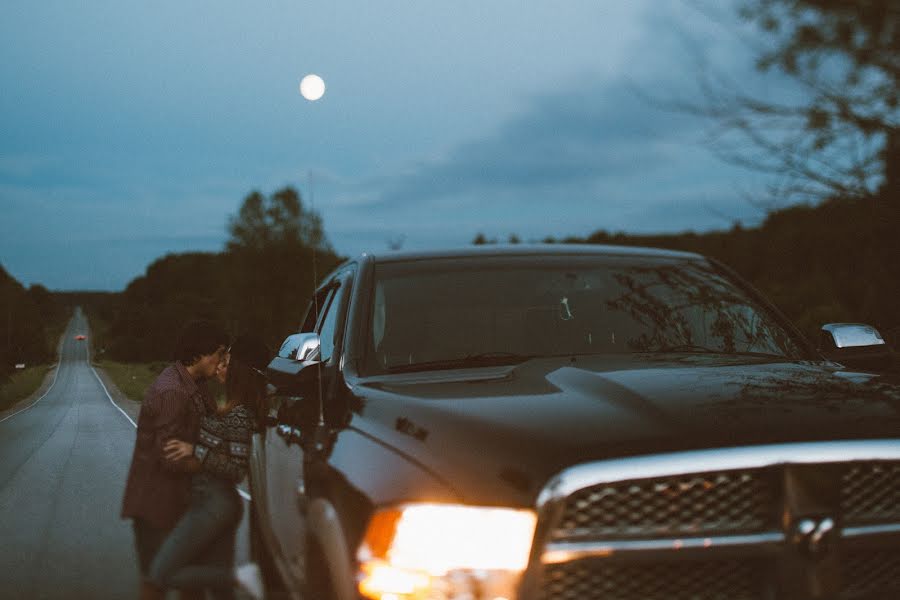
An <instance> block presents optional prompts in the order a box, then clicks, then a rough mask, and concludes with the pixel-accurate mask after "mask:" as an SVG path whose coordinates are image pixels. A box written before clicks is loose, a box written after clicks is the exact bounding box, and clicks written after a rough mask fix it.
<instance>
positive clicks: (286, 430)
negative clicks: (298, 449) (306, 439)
mask: <svg viewBox="0 0 900 600" xmlns="http://www.w3.org/2000/svg"><path fill="white" fill-rule="evenodd" d="M275 433H277V434H278V435H279V437H281V438H283V439H284V441H285V442H287V443H288V444H299V443H300V430H299V429H297V428H296V427H291V426H290V425H284V424H281V425H279V426H278V427H276V428H275Z"/></svg>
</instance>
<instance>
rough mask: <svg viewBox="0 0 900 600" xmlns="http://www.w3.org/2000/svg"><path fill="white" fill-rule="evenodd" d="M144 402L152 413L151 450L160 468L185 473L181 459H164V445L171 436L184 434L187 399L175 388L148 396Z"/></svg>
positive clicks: (177, 436)
mask: <svg viewBox="0 0 900 600" xmlns="http://www.w3.org/2000/svg"><path fill="white" fill-rule="evenodd" d="M144 402H147V403H148V404H149V406H148V407H147V408H148V412H149V413H150V414H151V415H153V425H154V427H153V452H154V454H155V458H156V460H157V461H159V463H160V464H161V465H162V468H163V469H165V470H166V471H169V472H172V473H185V472H187V471H186V468H185V464H184V463H183V462H182V461H176V462H173V461H169V460H166V452H165V450H164V447H165V445H166V442H167V441H168V440H170V439H172V438H180V437H183V436H184V426H185V420H186V419H187V409H188V399H187V398H185V397H184V396H183V395H182V394H179V393H178V392H177V391H176V390H166V391H164V392H162V393H159V394H154V395H151V396H148V397H147V398H145V399H144Z"/></svg>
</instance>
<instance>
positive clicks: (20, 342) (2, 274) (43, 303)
mask: <svg viewBox="0 0 900 600" xmlns="http://www.w3.org/2000/svg"><path fill="white" fill-rule="evenodd" d="M68 312H69V309H68V308H67V307H66V306H65V305H64V304H63V303H62V302H60V301H59V299H58V298H57V297H56V296H55V295H54V294H52V293H51V292H49V291H48V290H47V289H46V288H44V287H43V286H40V285H32V286H30V287H29V288H27V289H26V288H25V287H24V286H23V285H22V284H21V283H19V282H18V281H17V280H16V279H15V278H14V277H12V276H11V275H10V274H9V273H7V272H6V270H5V269H4V268H3V266H2V265H0V383H2V382H3V381H5V380H6V378H7V377H8V376H9V374H10V373H12V372H13V371H14V369H15V366H16V365H17V364H20V363H24V364H26V365H28V366H32V365H35V364H40V363H49V362H52V361H54V360H56V343H57V341H58V336H59V333H60V328H61V325H62V324H63V323H64V322H65V319H66V318H67V315H68Z"/></svg>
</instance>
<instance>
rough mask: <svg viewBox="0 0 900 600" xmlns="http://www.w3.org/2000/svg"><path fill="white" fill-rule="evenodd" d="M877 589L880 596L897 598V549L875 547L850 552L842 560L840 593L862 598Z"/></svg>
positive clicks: (899, 576) (899, 583)
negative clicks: (842, 570)
mask: <svg viewBox="0 0 900 600" xmlns="http://www.w3.org/2000/svg"><path fill="white" fill-rule="evenodd" d="M873 590H877V591H878V593H879V594H880V596H879V597H880V598H900V551H898V550H897V549H893V550H875V551H870V552H860V553H854V554H850V555H849V556H847V557H846V559H845V561H844V594H843V597H844V598H847V599H848V600H849V599H851V598H852V599H856V598H865V597H866V596H871V595H872V594H873Z"/></svg>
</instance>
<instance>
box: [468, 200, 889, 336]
mask: <svg viewBox="0 0 900 600" xmlns="http://www.w3.org/2000/svg"><path fill="white" fill-rule="evenodd" d="M898 201H900V199H895V198H892V197H888V194H887V193H886V192H885V193H883V194H882V195H879V196H875V197H872V198H870V199H866V200H860V199H852V200H849V199H848V200H829V201H826V202H824V203H822V204H820V205H818V206H806V205H802V206H793V207H790V208H785V209H782V210H778V211H774V212H771V213H770V214H769V215H768V217H767V218H766V219H765V221H764V222H763V223H762V224H761V225H760V226H759V227H754V228H743V227H741V226H740V225H735V226H734V227H732V229H730V230H729V231H717V232H712V233H704V234H697V233H681V234H660V235H632V234H626V233H610V232H608V231H603V230H600V231H597V232H595V233H593V234H591V235H589V236H587V237H585V238H579V237H569V238H566V239H564V240H560V242H562V243H591V244H616V245H624V246H651V247H656V248H667V249H672V250H684V251H689V252H698V253H700V254H704V255H707V256H711V257H714V258H716V259H718V260H720V261H721V262H723V263H725V264H726V265H728V266H730V267H732V268H733V269H735V270H736V271H737V272H738V273H740V274H741V275H742V276H743V277H744V278H746V279H748V280H749V281H750V282H751V283H752V284H753V285H754V286H755V287H757V288H758V289H759V290H760V291H761V292H763V294H765V295H766V296H767V297H768V298H769V299H771V300H772V301H773V302H774V303H775V304H776V305H777V306H778V307H779V308H780V309H781V310H782V311H783V312H784V313H785V314H786V315H787V316H788V317H789V318H790V319H791V320H792V321H793V322H794V323H795V324H797V325H798V326H799V327H800V329H801V330H802V331H803V332H804V333H805V334H806V335H807V336H809V337H810V339H812V340H816V339H818V329H819V327H820V326H821V325H823V324H824V323H830V322H864V323H869V324H871V325H874V326H876V327H877V328H878V329H879V330H880V331H881V332H882V333H883V334H884V335H886V336H888V337H890V338H892V339H893V340H894V341H895V342H896V341H897V337H898V334H900V227H898V224H900V219H898V215H897V210H898V209H897V206H896V205H897V203H898ZM515 241H516V239H515V238H514V239H513V242H515ZM543 241H544V242H554V241H556V240H553V239H550V238H548V239H545V240H543ZM492 242H494V240H491V239H488V238H487V237H486V236H485V235H484V234H479V235H478V236H477V237H476V238H475V239H474V240H473V243H492Z"/></svg>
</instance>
